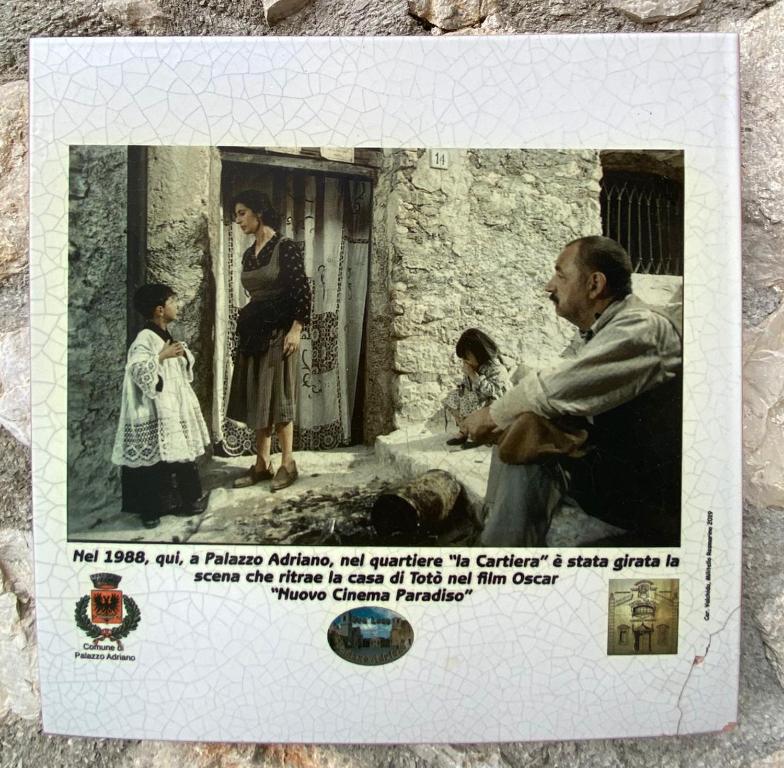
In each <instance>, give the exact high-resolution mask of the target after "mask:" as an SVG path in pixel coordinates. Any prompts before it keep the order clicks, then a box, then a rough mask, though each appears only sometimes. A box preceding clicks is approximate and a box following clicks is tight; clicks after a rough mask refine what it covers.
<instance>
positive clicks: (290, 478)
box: [270, 461, 299, 491]
mask: <svg viewBox="0 0 784 768" xmlns="http://www.w3.org/2000/svg"><path fill="white" fill-rule="evenodd" d="M291 465H292V469H291V470H290V471H289V470H288V469H286V467H285V466H283V464H281V465H280V468H279V469H278V471H277V472H276V473H275V477H274V478H272V484H271V485H270V490H272V491H282V490H283V489H284V488H288V487H289V486H290V485H291V484H292V483H293V482H294V481H295V480H296V479H297V478H298V477H299V472H297V465H296V464H295V463H294V462H293V461H292V462H291Z"/></svg>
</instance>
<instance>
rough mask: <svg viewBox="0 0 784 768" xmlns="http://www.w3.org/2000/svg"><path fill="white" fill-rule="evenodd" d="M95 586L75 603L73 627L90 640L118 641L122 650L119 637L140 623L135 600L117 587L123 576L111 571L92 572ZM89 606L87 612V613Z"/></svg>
mask: <svg viewBox="0 0 784 768" xmlns="http://www.w3.org/2000/svg"><path fill="white" fill-rule="evenodd" d="M90 580H91V581H92V582H93V586H94V587H95V589H92V590H91V591H90V594H89V595H84V596H83V597H81V598H80V599H79V600H78V601H77V603H76V611H75V615H74V618H75V619H76V626H77V627H79V629H81V630H83V631H84V632H85V633H86V634H87V636H88V637H89V638H90V639H91V640H92V641H93V642H97V641H99V640H104V641H109V642H113V643H117V650H118V651H121V650H122V649H123V644H122V639H123V638H124V637H127V636H128V635H129V634H130V633H131V632H133V630H134V629H136V628H137V627H138V626H139V621H140V620H141V611H140V610H139V606H137V605H136V601H135V600H134V599H133V598H132V597H128V595H123V593H122V590H120V589H117V587H118V586H119V584H120V581H121V580H122V576H117V575H116V574H114V573H95V574H93V575H92V576H90ZM88 608H89V613H88Z"/></svg>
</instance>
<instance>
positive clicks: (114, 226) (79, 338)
mask: <svg viewBox="0 0 784 768" xmlns="http://www.w3.org/2000/svg"><path fill="white" fill-rule="evenodd" d="M127 161H128V151H127V149H126V148H125V147H74V148H72V149H71V158H70V164H71V167H70V193H69V194H70V213H69V230H68V238H69V252H68V473H69V474H68V510H69V516H71V517H70V519H71V523H72V524H73V523H74V522H75V521H76V520H77V519H78V520H79V527H80V528H83V527H85V524H84V519H85V517H90V516H91V515H93V514H95V513H98V512H100V511H101V510H102V509H104V508H106V506H107V505H111V504H116V503H117V501H118V500H119V495H120V483H119V473H118V471H117V469H116V467H114V466H113V465H112V464H111V454H112V446H113V445H114V436H115V432H116V430H117V419H118V417H119V415H120V392H121V390H122V380H123V370H124V368H125V354H126V350H127V346H126V320H127V317H126V315H127V310H126V306H127V303H126V302H127V298H126V263H127V241H126V234H127V233H126V222H127V214H126V200H127V197H128V162H127Z"/></svg>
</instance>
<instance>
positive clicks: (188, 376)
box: [112, 328, 210, 467]
mask: <svg viewBox="0 0 784 768" xmlns="http://www.w3.org/2000/svg"><path fill="white" fill-rule="evenodd" d="M164 344H165V341H164V338H163V337H162V336H161V335H159V334H158V333H156V332H155V331H152V330H150V329H149V328H144V329H142V330H141V331H139V333H138V335H137V336H136V338H135V339H134V341H133V343H132V344H131V347H130V349H129V350H128V362H127V364H126V366H125V378H124V380H123V391H122V403H121V408H120V421H119V424H118V426H117V436H116V438H115V441H114V450H113V451H112V463H114V464H117V465H119V466H124V467H149V466H152V465H153V464H157V463H158V462H161V461H165V462H182V461H194V460H195V459H196V457H198V456H201V455H202V454H203V453H204V446H206V445H208V444H209V441H210V435H209V432H208V430H207V425H206V424H205V422H204V417H203V416H202V415H201V409H200V408H199V401H198V400H197V399H196V393H195V392H194V391H193V389H192V387H191V382H192V381H193V365H194V357H193V354H192V353H191V351H190V350H189V349H188V348H187V346H185V345H183V346H185V356H184V357H169V358H167V359H166V360H164V361H163V362H162V363H161V362H160V361H159V360H158V354H159V353H160V352H161V350H162V349H163V347H164Z"/></svg>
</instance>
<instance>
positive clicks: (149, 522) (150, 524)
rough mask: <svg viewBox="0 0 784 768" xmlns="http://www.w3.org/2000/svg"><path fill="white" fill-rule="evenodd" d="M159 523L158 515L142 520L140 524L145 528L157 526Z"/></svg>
mask: <svg viewBox="0 0 784 768" xmlns="http://www.w3.org/2000/svg"><path fill="white" fill-rule="evenodd" d="M160 524H161V518H160V517H151V518H150V519H149V520H142V525H143V526H144V527H145V528H157V527H158V526H159V525H160Z"/></svg>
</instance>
